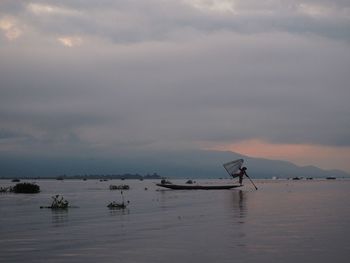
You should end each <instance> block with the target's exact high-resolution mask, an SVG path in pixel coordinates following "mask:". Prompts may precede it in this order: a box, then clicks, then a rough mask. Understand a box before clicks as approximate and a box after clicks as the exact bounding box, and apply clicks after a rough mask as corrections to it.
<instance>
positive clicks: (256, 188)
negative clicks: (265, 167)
mask: <svg viewBox="0 0 350 263" xmlns="http://www.w3.org/2000/svg"><path fill="white" fill-rule="evenodd" d="M245 175H246V176H247V177H248V179H249V180H250V182H251V183H252V184H253V185H254V187H255V190H258V187H256V185H255V184H254V182H253V180H252V179H250V177H249V175H248V174H247V173H245Z"/></svg>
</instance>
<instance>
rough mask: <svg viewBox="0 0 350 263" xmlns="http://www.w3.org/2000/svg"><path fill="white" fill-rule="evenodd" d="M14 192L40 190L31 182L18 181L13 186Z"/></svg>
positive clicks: (34, 191) (36, 191)
mask: <svg viewBox="0 0 350 263" xmlns="http://www.w3.org/2000/svg"><path fill="white" fill-rule="evenodd" d="M13 192H15V193H25V194H36V193H39V192H40V186H39V185H37V184H32V183H19V184H16V185H15V186H14V187H13Z"/></svg>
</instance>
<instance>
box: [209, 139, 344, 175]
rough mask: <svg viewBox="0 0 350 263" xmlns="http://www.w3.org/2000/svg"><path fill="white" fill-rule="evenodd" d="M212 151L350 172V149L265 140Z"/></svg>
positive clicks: (229, 145) (235, 144)
mask: <svg viewBox="0 0 350 263" xmlns="http://www.w3.org/2000/svg"><path fill="white" fill-rule="evenodd" d="M210 149H211V150H219V151H232V152H237V153H240V154H243V155H247V156H251V157H258V158H267V159H275V160H286V161H291V162H293V163H295V164H298V165H312V164H313V165H316V164H317V166H319V167H322V168H324V169H331V168H335V167H334V164H336V166H337V168H339V169H344V170H349V169H350V164H349V156H350V148H349V147H335V146H333V147H330V146H322V145H311V144H276V143H269V142H266V141H263V140H258V139H254V140H246V141H239V142H236V143H233V144H227V145H217V146H213V147H211V148H210Z"/></svg>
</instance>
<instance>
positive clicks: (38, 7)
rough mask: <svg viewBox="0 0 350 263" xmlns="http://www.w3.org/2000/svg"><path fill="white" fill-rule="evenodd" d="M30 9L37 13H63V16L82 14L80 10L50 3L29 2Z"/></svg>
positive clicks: (28, 7)
mask: <svg viewBox="0 0 350 263" xmlns="http://www.w3.org/2000/svg"><path fill="white" fill-rule="evenodd" d="M27 9H28V11H30V12H31V13H33V14H35V15H63V16H76V15H79V14H81V13H80V12H79V11H78V10H74V9H71V8H66V7H59V6H54V5H48V4H40V3H29V4H28V5H27Z"/></svg>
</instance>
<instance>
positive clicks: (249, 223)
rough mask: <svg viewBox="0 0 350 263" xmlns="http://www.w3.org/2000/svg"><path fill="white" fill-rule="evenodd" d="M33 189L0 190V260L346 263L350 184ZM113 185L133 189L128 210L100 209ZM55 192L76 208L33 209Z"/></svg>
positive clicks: (59, 185) (49, 183)
mask: <svg viewBox="0 0 350 263" xmlns="http://www.w3.org/2000/svg"><path fill="white" fill-rule="evenodd" d="M217 182H219V183H220V184H222V183H227V181H223V180H220V181H217ZM37 183H38V185H40V187H41V189H42V192H41V193H39V194H33V195H32V194H0V215H1V216H0V262H133V263H137V262H162V263H163V262H201V263H205V262H259V263H260V262H318V263H319V262H327V263H329V262H332V263H336V262H337V263H338V262H350V192H349V191H350V189H349V188H350V180H335V181H327V180H313V181H287V180H274V181H273V180H265V181H263V180H261V181H256V183H257V186H258V188H259V190H258V191H255V190H254V189H253V187H251V185H249V182H248V181H247V182H245V183H246V186H245V187H243V188H242V190H237V189H235V190H211V191H206V190H193V191H188V190H187V191H186V190H180V191H179V190H159V187H157V186H155V184H154V183H155V182H152V181H149V180H145V181H132V180H130V181H128V180H125V181H120V180H110V181H107V182H99V181H98V180H88V181H78V180H65V181H56V180H38V181H37ZM201 183H215V181H213V180H203V181H201ZM13 184H14V183H10V182H9V181H6V180H0V186H6V185H13ZM110 184H129V185H130V187H131V189H130V190H128V191H125V192H124V193H125V194H124V196H125V199H126V200H130V205H129V207H128V209H126V210H109V209H108V208H107V207H106V206H107V204H108V203H109V202H111V201H113V200H116V201H120V200H121V197H120V192H119V191H116V190H114V191H110V190H109V189H108V186H109V185H110ZM145 187H147V188H148V190H145ZM55 194H61V195H63V196H64V197H65V198H66V199H67V200H68V201H70V204H71V205H73V206H78V208H71V209H69V210H68V211H51V210H50V209H40V208H39V207H40V206H43V205H44V206H45V205H49V204H50V202H51V201H50V199H51V196H52V195H55Z"/></svg>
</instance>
